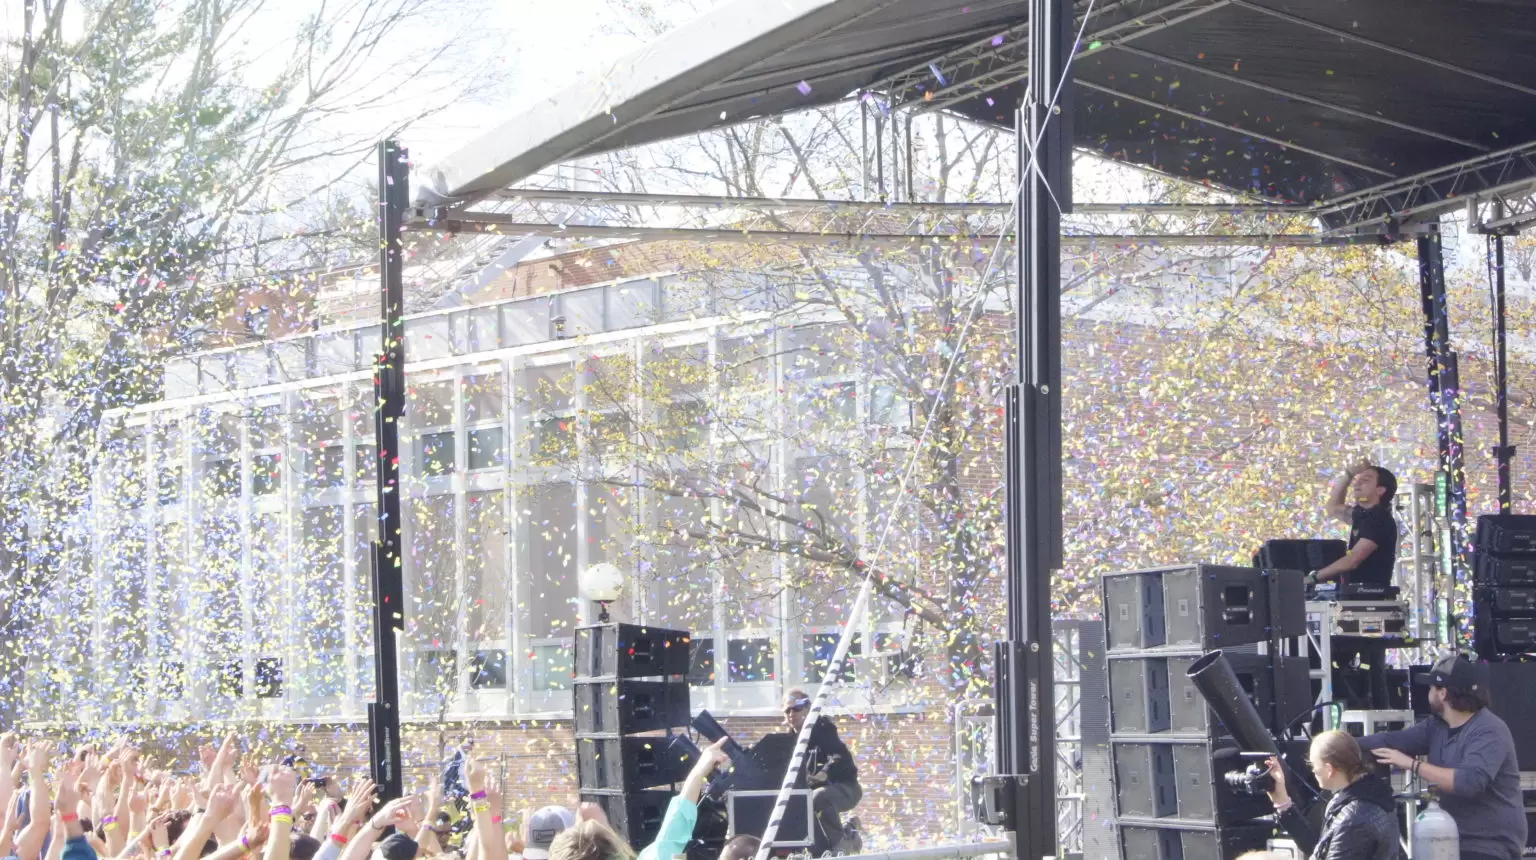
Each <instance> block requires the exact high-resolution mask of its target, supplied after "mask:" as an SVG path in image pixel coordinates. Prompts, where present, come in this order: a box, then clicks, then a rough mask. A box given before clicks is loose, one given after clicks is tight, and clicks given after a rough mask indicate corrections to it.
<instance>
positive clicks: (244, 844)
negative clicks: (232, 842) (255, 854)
mask: <svg viewBox="0 0 1536 860" xmlns="http://www.w3.org/2000/svg"><path fill="white" fill-rule="evenodd" d="M240 847H241V848H244V849H245V853H247V854H249V853H251V837H249V836H246V835H245V834H243V833H242V834H240Z"/></svg>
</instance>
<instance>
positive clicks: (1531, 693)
mask: <svg viewBox="0 0 1536 860" xmlns="http://www.w3.org/2000/svg"><path fill="white" fill-rule="evenodd" d="M1483 668H1484V671H1486V672H1487V673H1488V695H1489V696H1490V697H1491V698H1492V699H1493V705H1492V706H1491V707H1490V708H1489V710H1491V711H1493V712H1494V713H1495V714H1498V715H1499V716H1500V717H1503V718H1504V722H1506V723H1508V724H1509V733H1510V735H1511V736H1513V737H1514V740H1515V760H1516V761H1517V762H1519V764H1520V770H1522V771H1528V770H1536V720H1532V719H1531V718H1530V717H1531V715H1532V714H1536V663H1524V662H1521V663H1516V662H1507V663H1500V662H1495V663H1489V664H1487V665H1486V666H1484V667H1483Z"/></svg>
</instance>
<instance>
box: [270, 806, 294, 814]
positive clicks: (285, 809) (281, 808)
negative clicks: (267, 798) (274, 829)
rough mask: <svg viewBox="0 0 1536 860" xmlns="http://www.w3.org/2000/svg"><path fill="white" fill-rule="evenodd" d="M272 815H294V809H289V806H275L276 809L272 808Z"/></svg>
mask: <svg viewBox="0 0 1536 860" xmlns="http://www.w3.org/2000/svg"><path fill="white" fill-rule="evenodd" d="M272 814H273V815H292V814H293V808H292V807H289V806H274V807H272Z"/></svg>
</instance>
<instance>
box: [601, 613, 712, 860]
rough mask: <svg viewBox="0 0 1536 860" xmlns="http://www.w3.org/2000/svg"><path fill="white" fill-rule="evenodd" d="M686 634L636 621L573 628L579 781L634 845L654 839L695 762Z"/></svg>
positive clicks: (621, 834) (614, 826) (687, 636)
mask: <svg viewBox="0 0 1536 860" xmlns="http://www.w3.org/2000/svg"><path fill="white" fill-rule="evenodd" d="M689 639H690V637H689V634H688V633H687V632H685V631H682V630H663V629H660V628H656V627H639V626H636V625H633V624H598V625H593V626H590V627H579V628H577V629H576V679H575V697H576V703H575V714H576V781H577V787H578V790H579V792H580V795H581V799H582V801H583V802H592V803H596V804H597V805H598V806H600V807H602V809H603V811H604V812H605V813H606V814H607V815H608V821H609V823H610V824H611V825H612V826H613V829H614V830H615V831H617V832H618V834H619V835H620V836H623V837H624V838H625V839H627V840H628V841H629V844H631V845H633V846H635V847H636V848H644V847H645V846H647V845H649V844H651V843H652V842H654V841H655V840H656V835H657V833H658V832H660V830H661V817H662V815H664V814H665V813H666V811H667V804H668V803H669V802H670V801H671V800H672V797H673V796H674V795H675V794H676V791H675V790H674V784H675V783H678V782H681V781H682V780H683V778H684V777H685V776H687V774H688V771H689V769H690V768H692V767H693V755H694V752H695V748H694V747H693V745H692V744H691V743H690V742H689V741H688V739H687V736H686V735H685V734H674V731H675V730H683V731H686V728H687V726H688V718H689V714H690V707H689V701H688V679H687V677H686V675H687V673H688V643H689Z"/></svg>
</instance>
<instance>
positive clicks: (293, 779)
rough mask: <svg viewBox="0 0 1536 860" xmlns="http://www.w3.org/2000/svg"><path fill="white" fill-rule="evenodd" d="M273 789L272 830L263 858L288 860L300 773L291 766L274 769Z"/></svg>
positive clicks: (271, 785) (270, 785) (291, 843)
mask: <svg viewBox="0 0 1536 860" xmlns="http://www.w3.org/2000/svg"><path fill="white" fill-rule="evenodd" d="M269 787H270V789H271V791H272V814H271V816H270V821H271V824H272V827H271V831H270V832H269V833H268V834H267V845H266V849H265V851H263V853H262V855H261V856H262V860H288V851H289V849H290V848H291V847H292V845H293V802H294V798H295V796H296V795H297V794H298V790H299V775H298V774H297V773H296V772H294V770H293V768H291V767H280V768H277V769H276V770H274V771H273V773H272V780H271V782H270V784H269Z"/></svg>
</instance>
